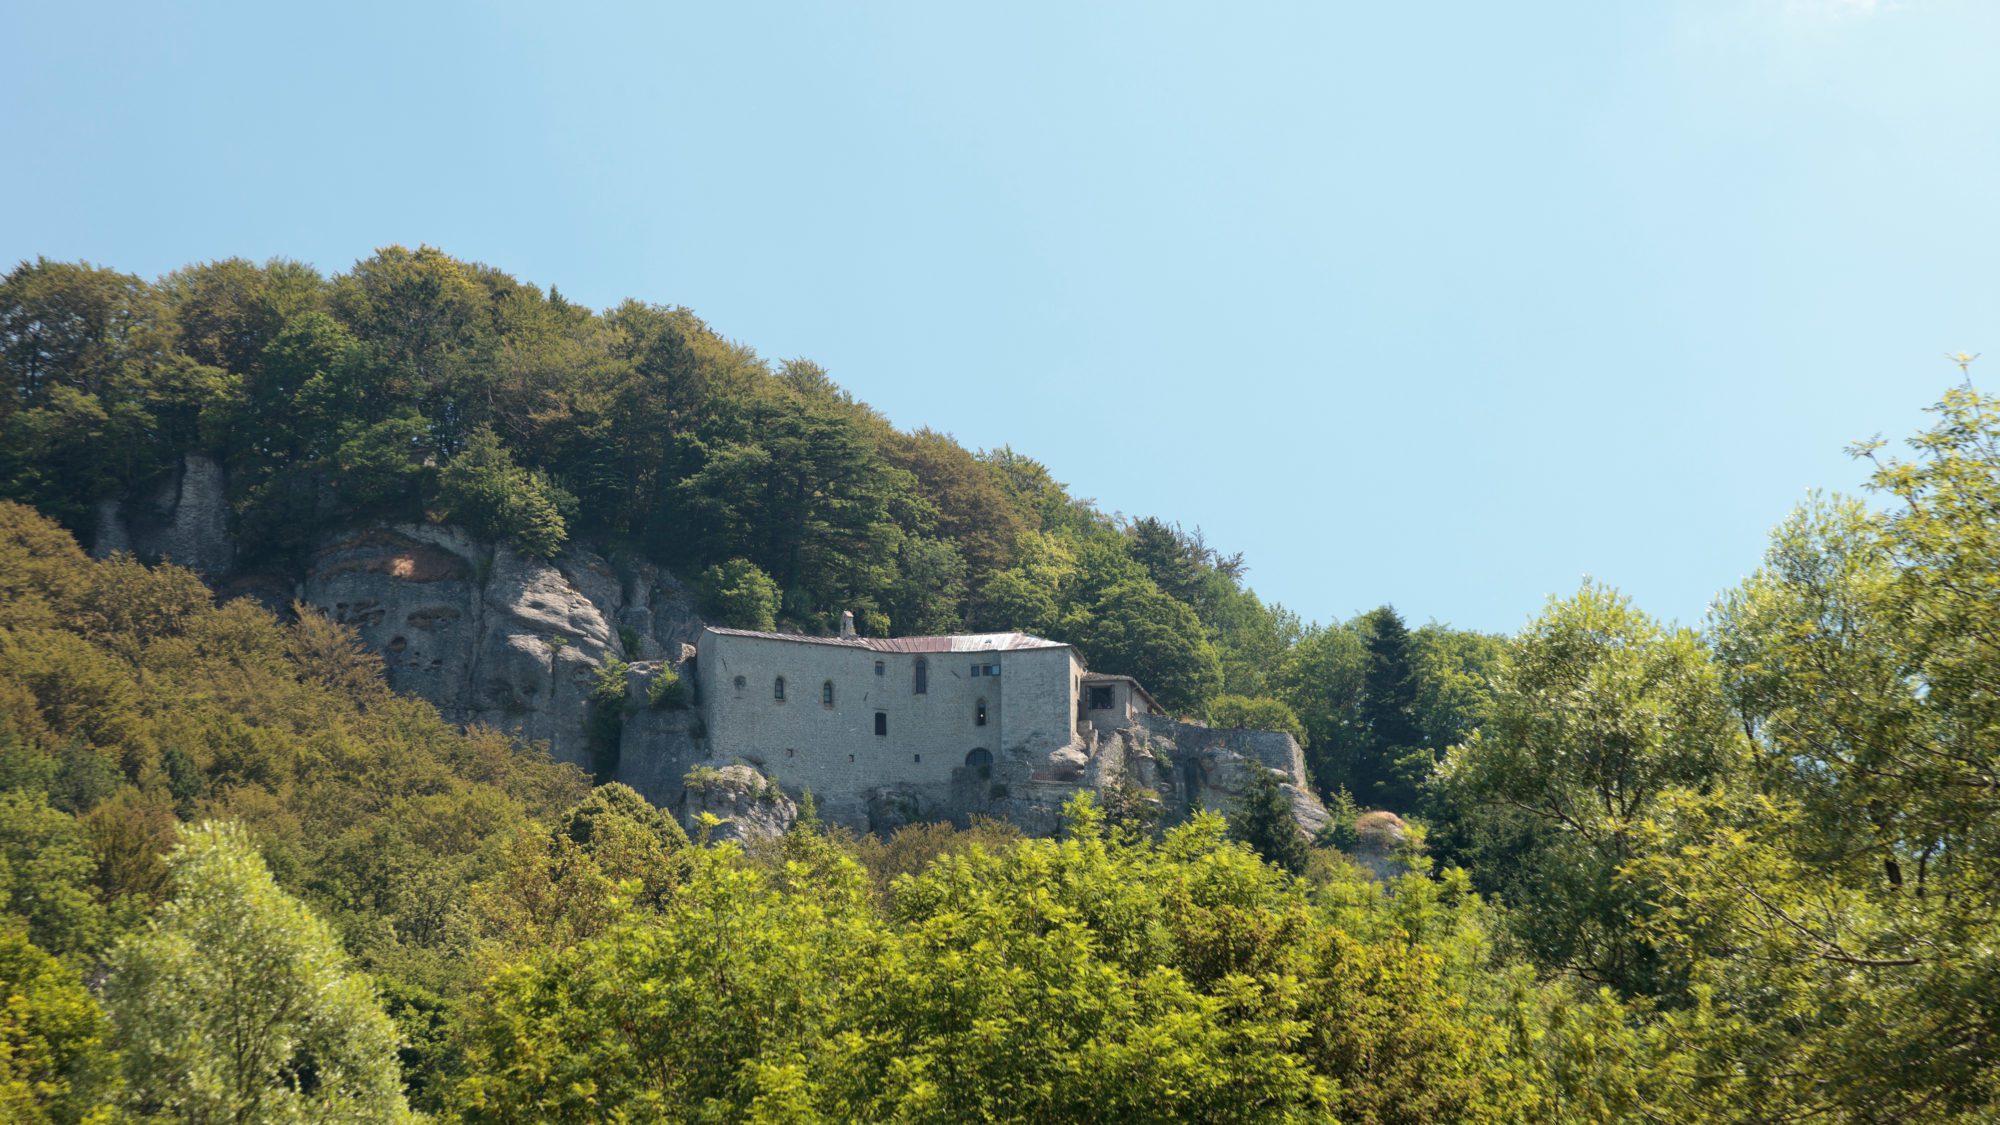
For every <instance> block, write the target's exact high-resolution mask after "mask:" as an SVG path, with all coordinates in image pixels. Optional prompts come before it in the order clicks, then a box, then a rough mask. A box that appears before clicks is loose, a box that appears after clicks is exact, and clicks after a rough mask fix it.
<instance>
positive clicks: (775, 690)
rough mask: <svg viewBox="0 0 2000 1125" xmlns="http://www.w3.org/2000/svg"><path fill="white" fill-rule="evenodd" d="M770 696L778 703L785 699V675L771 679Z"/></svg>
mask: <svg viewBox="0 0 2000 1125" xmlns="http://www.w3.org/2000/svg"><path fill="white" fill-rule="evenodd" d="M771 698H772V699H775V700H777V701H778V702H780V703H783V702H784V701H785V677H783V676H779V677H778V678H777V679H775V680H772V681H771Z"/></svg>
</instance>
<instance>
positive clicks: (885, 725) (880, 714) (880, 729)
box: [875, 711, 889, 735]
mask: <svg viewBox="0 0 2000 1125" xmlns="http://www.w3.org/2000/svg"><path fill="white" fill-rule="evenodd" d="M875 733H876V734H878V735H886V734H888V733H889V712H887V711H877V712H875Z"/></svg>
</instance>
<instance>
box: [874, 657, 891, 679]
mask: <svg viewBox="0 0 2000 1125" xmlns="http://www.w3.org/2000/svg"><path fill="white" fill-rule="evenodd" d="M886 671H888V669H887V667H885V666H884V665H883V663H882V662H881V661H880V660H877V661H876V662H875V674H876V675H878V676H879V675H881V674H882V673H883V672H886Z"/></svg>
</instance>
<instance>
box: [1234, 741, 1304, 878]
mask: <svg viewBox="0 0 2000 1125" xmlns="http://www.w3.org/2000/svg"><path fill="white" fill-rule="evenodd" d="M1253 768H1256V769H1257V776H1256V778H1255V779H1254V780H1252V782H1251V783H1250V789H1249V791H1248V792H1246V793H1244V794H1243V796H1242V798H1241V799H1240V800H1239V801H1238V802H1237V803H1236V807H1235V808H1234V809H1232V810H1230V814H1229V834H1230V835H1231V836H1234V837H1236V838H1237V839H1238V840H1241V841H1242V842H1243V843H1245V844H1248V845H1249V846H1250V847H1251V848H1252V849H1254V850H1255V851H1256V852H1257V854H1258V855H1261V856H1263V857H1264V858H1265V860H1267V861H1269V862H1270V863H1272V864H1274V865H1276V866H1278V867H1282V868H1284V869H1285V870H1286V871H1289V872H1291V873H1292V874H1294V875H1299V874H1303V873H1304V872H1305V869H1306V860H1307V859H1308V858H1309V857H1310V855H1311V851H1310V850H1309V849H1308V848H1307V847H1306V840H1305V837H1304V836H1302V835H1300V834H1299V824H1298V821H1296V820H1293V819H1292V802H1291V799H1290V798H1288V797H1287V796H1286V795H1285V790H1284V787H1283V786H1281V785H1279V784H1278V775H1277V773H1276V772H1275V771H1272V770H1268V769H1262V768H1257V767H1253Z"/></svg>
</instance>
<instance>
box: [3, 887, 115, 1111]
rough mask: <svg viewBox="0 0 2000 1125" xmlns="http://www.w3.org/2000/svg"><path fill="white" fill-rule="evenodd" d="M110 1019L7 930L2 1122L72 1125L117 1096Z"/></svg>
mask: <svg viewBox="0 0 2000 1125" xmlns="http://www.w3.org/2000/svg"><path fill="white" fill-rule="evenodd" d="M104 1036H105V1025H104V1013H103V1011H102V1010H100V1009H99V1008H98V1006H97V1001H96V1000H94V999H92V998H91V995H90V993H88V992H86V991H84V987H83V982H82V981H80V980H78V979H77V976H76V973H75V972H74V971H72V970H71V969H69V968H68V967H66V966H64V965H63V964H62V963H61V962H59V961H57V960H56V959H55V958H53V957H51V956H49V955H48V954H47V953H44V952H43V951H42V950H40V949H37V948H36V947H35V946H34V945H32V944H31V943H30V942H29V941H28V939H27V938H26V937H25V936H24V935H22V934H21V933H19V932H18V931H16V930H14V929H13V928H11V927H7V926H0V1118H4V1119H5V1120H7V1121H11V1122H16V1123H18V1125H73V1123H75V1122H78V1121H82V1120H83V1119H84V1118H85V1117H86V1115H89V1114H90V1111H91V1110H93V1109H94V1108H97V1107H98V1104H99V1102H100V1099H101V1098H102V1097H104V1096H105V1095H108V1094H110V1093H111V1084H112V1082H113V1081H114V1080H115V1078H116V1074H115V1069H116V1067H115V1062H114V1060H113V1059H112V1057H111V1055H110V1054H109V1052H108V1051H107V1050H106V1049H105V1044H104Z"/></svg>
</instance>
